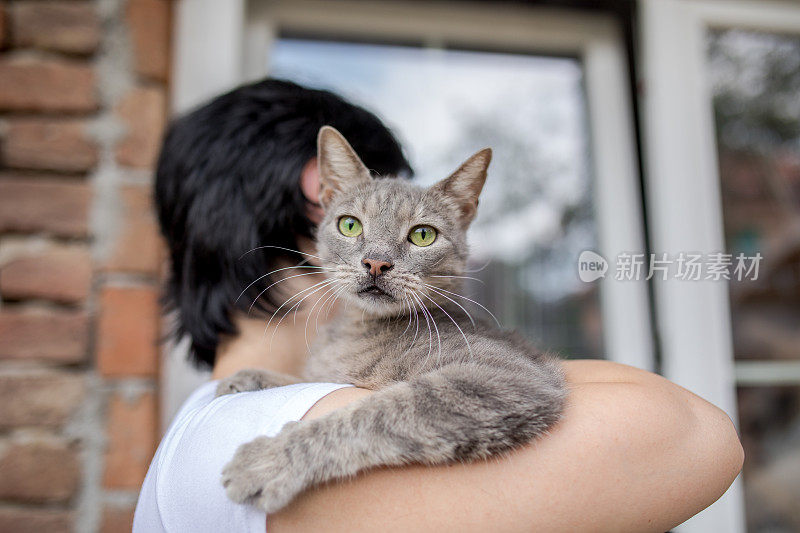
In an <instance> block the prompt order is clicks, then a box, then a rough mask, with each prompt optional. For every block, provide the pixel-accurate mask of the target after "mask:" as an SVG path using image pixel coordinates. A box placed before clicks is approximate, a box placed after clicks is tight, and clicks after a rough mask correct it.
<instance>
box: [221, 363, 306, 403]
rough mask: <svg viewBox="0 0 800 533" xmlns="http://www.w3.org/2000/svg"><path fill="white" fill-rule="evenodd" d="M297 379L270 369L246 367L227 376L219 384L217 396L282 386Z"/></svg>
mask: <svg viewBox="0 0 800 533" xmlns="http://www.w3.org/2000/svg"><path fill="white" fill-rule="evenodd" d="M296 382H297V380H296V379H293V378H291V377H290V376H285V375H283V374H278V373H275V372H271V371H269V370H259V369H255V368H252V369H250V368H249V369H245V370H240V371H238V372H237V373H235V374H234V375H232V376H230V377H227V378H225V379H223V380H221V381H220V382H219V385H217V393H216V396H217V397H219V396H225V395H226V394H235V393H237V392H250V391H257V390H264V389H271V388H273V387H282V386H284V385H290V384H292V383H296Z"/></svg>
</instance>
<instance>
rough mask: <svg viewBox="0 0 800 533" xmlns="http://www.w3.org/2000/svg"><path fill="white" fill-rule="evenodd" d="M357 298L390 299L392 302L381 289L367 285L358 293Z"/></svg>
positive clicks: (389, 296) (388, 295)
mask: <svg viewBox="0 0 800 533" xmlns="http://www.w3.org/2000/svg"><path fill="white" fill-rule="evenodd" d="M358 295H359V296H367V297H373V298H391V299H392V300H393V299H394V297H393V296H392V295H391V294H389V293H388V292H386V291H385V290H383V289H381V288H380V287H378V286H377V285H368V286H366V287H364V288H363V289H361V290H359V291H358Z"/></svg>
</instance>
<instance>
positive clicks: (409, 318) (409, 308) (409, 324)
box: [400, 296, 411, 337]
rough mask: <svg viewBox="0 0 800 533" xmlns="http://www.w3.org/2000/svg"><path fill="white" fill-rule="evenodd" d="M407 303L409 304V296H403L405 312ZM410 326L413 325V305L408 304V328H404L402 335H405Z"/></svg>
mask: <svg viewBox="0 0 800 533" xmlns="http://www.w3.org/2000/svg"><path fill="white" fill-rule="evenodd" d="M406 305H408V298H406V297H405V296H403V312H405V310H406ZM410 327H411V306H410V305H408V324H406V329H404V330H403V333H401V334H400V336H401V337H402V336H403V335H405V334H406V331H408V328H410Z"/></svg>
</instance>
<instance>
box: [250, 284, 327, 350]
mask: <svg viewBox="0 0 800 533" xmlns="http://www.w3.org/2000/svg"><path fill="white" fill-rule="evenodd" d="M327 281H330V280H327V279H326V280H323V281H320V282H319V283H315V284H314V285H311V286H310V287H306V288H305V289H303V290H301V291H299V292H297V293H295V294H293V295H292V296H291V297H290V298H287V299H286V301H285V302H283V303H282V304H281V305H280V306H278V308H277V309H276V310H275V311H274V312H273V313H272V316H271V317H269V321H267V325H266V327H265V328H264V336H265V337H266V335H267V331H268V330H269V325H270V324H271V323H272V320H273V319H274V318H275V316H276V315H277V314H278V312H279V311H280V310H281V309H283V306H284V305H286V304H288V303H289V302H291V301H292V300H294V299H295V298H296V297H298V296H300V295H301V294H303V293H304V292H306V291H310V290H311V289H313V288H314V287H317V286H319V285H322V284H323V283H325V282H327ZM273 336H274V334H273Z"/></svg>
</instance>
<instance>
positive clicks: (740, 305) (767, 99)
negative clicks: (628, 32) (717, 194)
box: [708, 29, 800, 532]
mask: <svg viewBox="0 0 800 533" xmlns="http://www.w3.org/2000/svg"><path fill="white" fill-rule="evenodd" d="M708 65H709V76H710V79H711V90H712V98H713V105H714V119H715V120H714V124H715V132H716V139H717V161H718V164H719V178H720V186H721V196H722V211H723V227H724V231H725V242H726V248H727V251H728V252H730V253H732V254H734V255H735V254H738V253H747V254H755V253H760V254H762V255H763V261H762V262H761V265H760V273H759V274H760V275H759V279H758V280H757V281H755V282H754V281H736V280H732V281H731V283H730V302H731V325H732V331H733V356H734V359H735V361H736V363H735V367H736V377H737V384H738V387H737V391H738V395H737V398H738V408H739V424H740V427H741V431H742V442H743V444H744V447H745V455H746V456H747V461H746V462H745V468H744V472H743V475H744V487H745V504H746V517H747V528H748V530H750V531H767V530H768V531H787V532H788V531H797V530H798V529H800V515H798V514H797V511H796V502H798V501H800V484H799V483H798V482H797V478H796V473H797V470H793V467H792V465H793V464H795V463H796V462H797V461H798V460H800V432H798V429H799V428H800V329H798V324H800V234H799V233H798V229H799V228H800V98H798V94H800V37H798V36H792V35H781V34H774V33H766V32H757V31H749V30H742V29H722V30H713V31H710V32H709V33H708ZM789 472H795V477H792V476H791V475H788V473H789Z"/></svg>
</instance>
